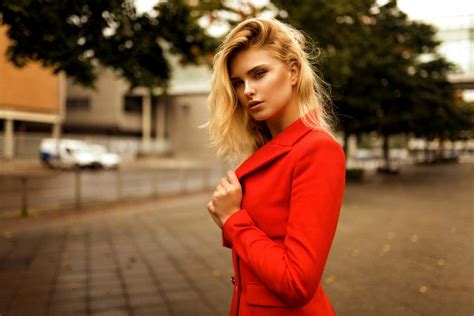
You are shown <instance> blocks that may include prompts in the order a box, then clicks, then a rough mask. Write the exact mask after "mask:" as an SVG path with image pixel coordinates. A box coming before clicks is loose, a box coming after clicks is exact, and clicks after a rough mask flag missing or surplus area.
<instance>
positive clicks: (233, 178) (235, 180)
mask: <svg viewBox="0 0 474 316" xmlns="http://www.w3.org/2000/svg"><path fill="white" fill-rule="evenodd" d="M227 179H228V181H229V182H230V183H231V184H233V185H236V184H239V185H240V182H239V178H237V175H236V174H235V172H234V171H233V170H229V171H227Z"/></svg>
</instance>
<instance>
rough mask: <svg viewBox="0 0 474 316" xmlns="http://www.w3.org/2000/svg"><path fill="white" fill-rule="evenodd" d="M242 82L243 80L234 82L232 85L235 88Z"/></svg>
mask: <svg viewBox="0 0 474 316" xmlns="http://www.w3.org/2000/svg"><path fill="white" fill-rule="evenodd" d="M241 84H242V81H240V80H239V81H234V82H232V85H233V86H234V88H238V87H240V85H241Z"/></svg>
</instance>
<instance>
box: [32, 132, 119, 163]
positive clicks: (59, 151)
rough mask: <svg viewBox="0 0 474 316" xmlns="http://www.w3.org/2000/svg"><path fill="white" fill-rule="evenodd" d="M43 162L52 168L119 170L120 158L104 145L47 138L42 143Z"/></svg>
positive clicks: (41, 154) (41, 155) (41, 157)
mask: <svg viewBox="0 0 474 316" xmlns="http://www.w3.org/2000/svg"><path fill="white" fill-rule="evenodd" d="M39 154H40V159H41V161H42V162H43V163H44V164H45V165H47V166H48V167H51V168H61V169H71V168H118V166H119V164H120V157H119V155H117V154H113V153H109V152H107V150H106V149H105V147H104V146H102V145H97V144H89V143H87V142H85V141H81V140H73V139H54V138H46V139H43V140H42V141H41V144H40V148H39Z"/></svg>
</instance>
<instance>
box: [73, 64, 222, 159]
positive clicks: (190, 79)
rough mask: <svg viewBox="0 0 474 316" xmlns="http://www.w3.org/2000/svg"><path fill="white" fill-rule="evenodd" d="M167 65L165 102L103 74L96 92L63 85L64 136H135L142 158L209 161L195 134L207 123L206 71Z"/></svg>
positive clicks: (203, 135)
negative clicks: (64, 98) (197, 158)
mask: <svg viewBox="0 0 474 316" xmlns="http://www.w3.org/2000/svg"><path fill="white" fill-rule="evenodd" d="M171 61H172V64H173V67H172V69H173V74H172V78H171V81H170V87H169V90H168V92H167V95H166V96H163V95H160V93H154V96H152V97H150V93H149V91H148V90H147V89H144V88H135V89H133V90H130V89H129V85H128V83H127V82H126V81H125V80H124V79H121V78H119V76H117V75H116V74H115V73H114V72H113V71H111V70H107V69H101V70H100V72H99V76H98V80H97V82H96V84H95V89H86V88H83V87H81V86H79V85H76V84H74V83H73V82H72V80H68V83H67V102H66V109H67V111H66V113H67V115H66V120H65V124H64V129H65V131H66V132H70V133H97V134H112V135H134V136H137V137H140V138H141V148H140V153H143V154H152V155H153V154H158V155H173V156H190V155H192V156H193V157H210V156H212V155H213V153H212V152H211V151H210V150H209V148H208V145H207V144H208V132H207V130H206V129H205V128H199V126H200V125H202V124H204V123H205V122H206V121H207V119H208V109H207V96H208V94H209V89H210V69H209V67H207V66H187V67H181V66H178V64H177V62H175V61H174V60H173V58H171ZM140 153H139V154H140Z"/></svg>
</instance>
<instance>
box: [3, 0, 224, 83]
mask: <svg viewBox="0 0 474 316" xmlns="http://www.w3.org/2000/svg"><path fill="white" fill-rule="evenodd" d="M188 2H189V1H184V0H169V1H160V2H158V4H157V5H156V6H155V7H154V9H153V10H152V11H151V12H149V13H144V14H137V12H136V10H135V7H134V3H133V0H94V1H91V0H65V1H55V0H36V1H30V0H4V1H2V2H0V23H1V24H4V25H6V26H8V31H7V34H8V36H9V38H10V39H11V40H12V44H11V45H10V46H9V47H8V50H7V56H8V58H9V59H10V60H11V61H12V62H13V63H14V64H15V65H16V66H19V67H21V66H24V65H25V64H26V63H28V62H29V61H38V62H41V63H42V64H43V65H44V66H47V67H50V68H52V69H53V70H54V71H55V72H56V73H58V72H61V71H63V72H65V73H66V74H67V75H68V76H69V77H71V78H73V79H74V80H75V81H76V82H77V83H80V84H82V85H84V86H89V87H91V86H93V83H94V80H95V79H96V71H97V67H98V66H99V65H100V66H102V67H107V68H111V69H114V70H116V71H117V72H118V73H119V74H120V75H121V76H122V77H124V78H125V79H126V80H127V81H128V82H129V83H130V86H131V88H133V87H136V86H144V87H149V88H152V87H161V88H166V85H167V82H168V79H169V77H170V66H169V63H168V61H167V58H166V52H169V53H170V54H174V55H177V56H179V59H180V62H182V63H197V62H200V61H202V60H203V59H205V58H206V56H207V54H209V53H210V52H211V51H212V50H213V49H214V47H215V46H216V41H215V40H214V39H212V38H210V37H208V36H207V35H206V34H205V33H204V30H203V29H202V28H201V27H200V26H199V25H198V23H197V20H198V18H199V16H197V15H196V13H195V12H194V11H195V10H196V9H195V8H194V7H193V6H190V5H188Z"/></svg>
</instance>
